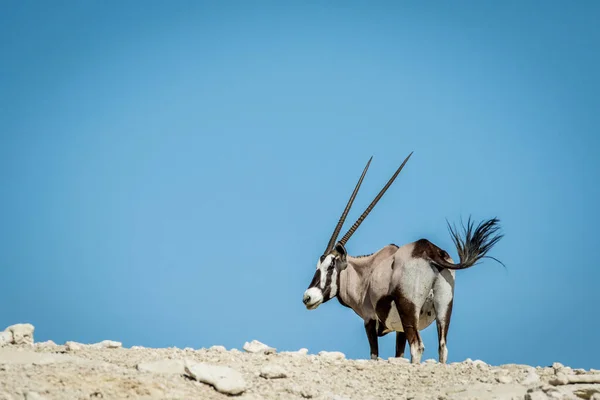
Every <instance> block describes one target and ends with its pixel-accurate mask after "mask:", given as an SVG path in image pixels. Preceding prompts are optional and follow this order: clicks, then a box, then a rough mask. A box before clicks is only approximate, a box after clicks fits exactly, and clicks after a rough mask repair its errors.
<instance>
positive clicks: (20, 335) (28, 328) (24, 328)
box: [5, 324, 35, 345]
mask: <svg viewBox="0 0 600 400" xmlns="http://www.w3.org/2000/svg"><path fill="white" fill-rule="evenodd" d="M34 330H35V328H34V327H33V325H31V324H15V325H11V326H9V327H8V328H6V329H5V332H11V333H12V344H16V345H21V344H26V345H33V331H34Z"/></svg>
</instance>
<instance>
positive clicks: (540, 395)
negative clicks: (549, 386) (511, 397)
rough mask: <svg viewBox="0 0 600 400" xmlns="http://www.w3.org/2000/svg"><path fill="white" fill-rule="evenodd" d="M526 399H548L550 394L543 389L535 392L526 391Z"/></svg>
mask: <svg viewBox="0 0 600 400" xmlns="http://www.w3.org/2000/svg"><path fill="white" fill-rule="evenodd" d="M525 400H548V396H546V393H544V392H542V391H541V390H536V391H534V392H529V393H526V394H525Z"/></svg>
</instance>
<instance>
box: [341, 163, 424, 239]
mask: <svg viewBox="0 0 600 400" xmlns="http://www.w3.org/2000/svg"><path fill="white" fill-rule="evenodd" d="M412 154H413V152H412V151H411V153H410V154H409V155H408V157H406V159H405V160H404V162H403V163H402V165H400V168H398V170H397V171H396V173H395V174H394V175H393V176H392V177H391V178H390V180H389V181H388V183H386V185H385V186H384V187H383V189H381V191H380V192H379V194H378V195H377V197H375V199H374V200H373V201H372V202H371V204H369V207H367V209H366V210H365V212H363V213H362V215H361V216H360V218H358V219H357V220H356V222H355V223H354V225H352V227H351V228H350V229H349V230H348V232H346V234H345V235H344V237H343V238H342V240H340V243H341V244H342V246H345V245H346V242H347V241H348V239H350V237H351V236H352V235H353V234H354V232H356V230H357V229H358V227H359V226H360V224H361V223H362V222H363V221H364V219H365V218H367V215H369V213H370V212H371V210H373V207H375V205H376V204H377V202H378V201H379V200H380V199H381V197H383V195H384V193H385V191H386V190H388V188H389V187H390V186H391V185H392V183H393V182H394V180H395V179H396V177H397V176H398V174H399V173H400V171H402V168H404V164H406V162H407V161H408V159H409V158H410V156H412Z"/></svg>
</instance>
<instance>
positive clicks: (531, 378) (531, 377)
mask: <svg viewBox="0 0 600 400" xmlns="http://www.w3.org/2000/svg"><path fill="white" fill-rule="evenodd" d="M539 381H540V376H539V375H538V374H536V373H535V372H533V371H530V372H529V373H528V374H527V376H526V377H525V378H524V379H523V380H522V381H521V385H524V386H529V385H535V384H536V383H538V382H539Z"/></svg>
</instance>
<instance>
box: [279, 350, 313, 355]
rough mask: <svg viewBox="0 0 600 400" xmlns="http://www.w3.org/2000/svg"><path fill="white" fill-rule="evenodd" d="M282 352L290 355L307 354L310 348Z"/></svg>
mask: <svg viewBox="0 0 600 400" xmlns="http://www.w3.org/2000/svg"><path fill="white" fill-rule="evenodd" d="M281 354H287V355H289V356H305V355H307V354H308V349H305V348H302V349H300V350H296V351H282V352H281Z"/></svg>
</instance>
